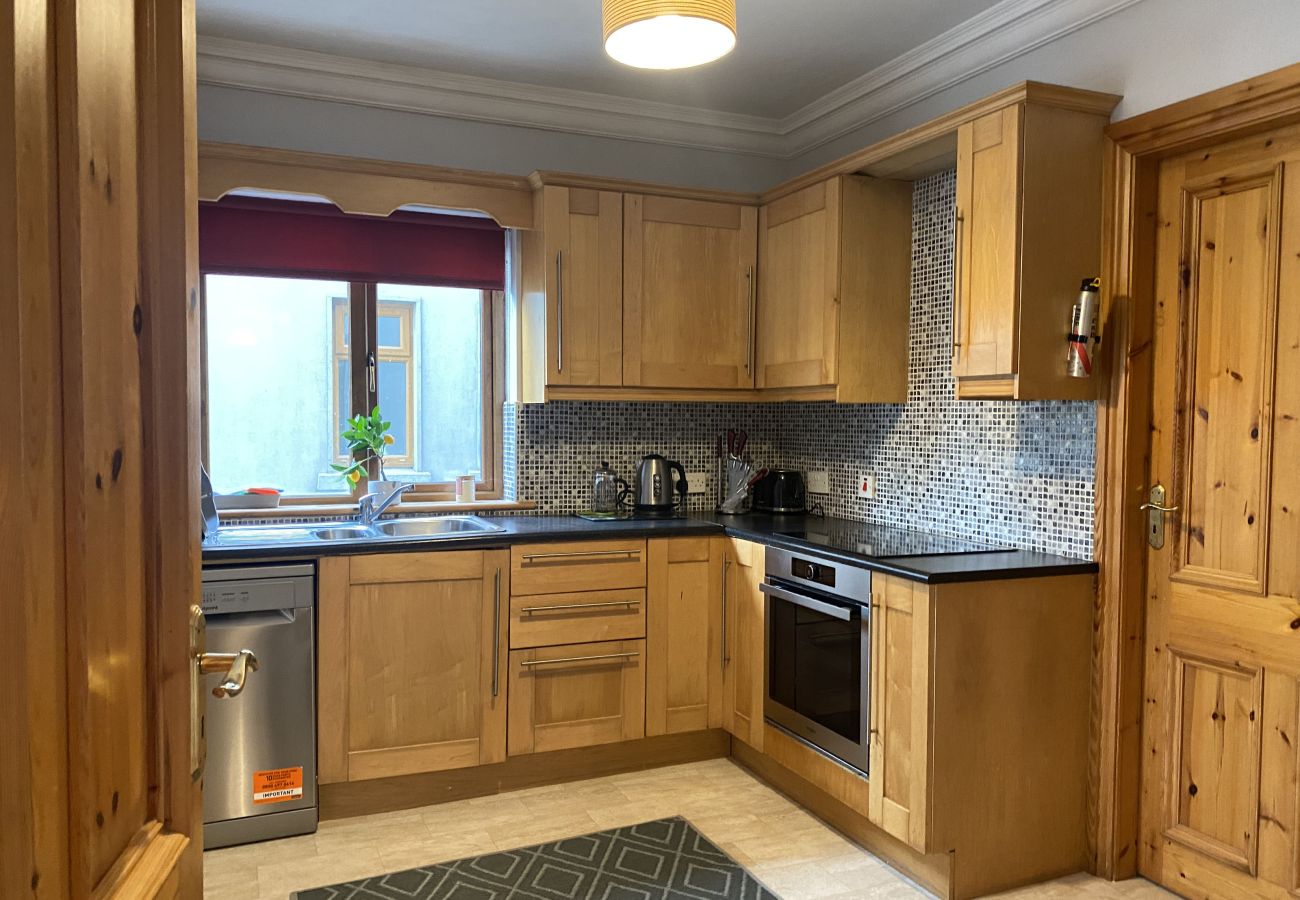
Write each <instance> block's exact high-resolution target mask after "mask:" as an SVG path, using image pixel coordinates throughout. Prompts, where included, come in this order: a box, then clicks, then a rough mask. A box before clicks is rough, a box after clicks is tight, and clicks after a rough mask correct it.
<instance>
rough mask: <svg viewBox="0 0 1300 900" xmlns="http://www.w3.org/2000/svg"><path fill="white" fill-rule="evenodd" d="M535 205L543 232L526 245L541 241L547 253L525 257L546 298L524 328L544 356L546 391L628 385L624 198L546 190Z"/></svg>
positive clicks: (534, 300) (535, 283)
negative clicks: (625, 374) (625, 367)
mask: <svg viewBox="0 0 1300 900" xmlns="http://www.w3.org/2000/svg"><path fill="white" fill-rule="evenodd" d="M534 203H535V204H536V207H535V210H534V212H535V215H536V216H537V217H538V218H539V219H540V234H536V233H535V234H533V235H531V236H530V237H528V238H526V239H527V240H530V241H533V242H535V243H536V242H540V244H541V251H540V253H539V254H538V253H536V252H535V248H534V254H533V255H532V256H531V258H529V254H526V255H525V259H526V260H527V262H526V265H531V266H532V268H533V270H534V272H533V273H532V274H533V278H532V279H531V282H532V285H531V286H535V287H536V289H537V290H540V291H541V294H542V296H540V297H534V298H532V300H531V301H530V302H531V304H532V305H531V307H530V311H531V312H532V315H531V316H529V317H527V318H525V320H524V325H525V327H526V328H528V329H532V331H533V334H532V335H531V336H530V337H531V340H529V341H526V342H525V346H529V347H532V348H534V349H535V350H537V352H539V353H544V355H545V372H546V378H545V384H546V386H553V385H574V386H577V385H581V386H617V385H620V384H622V383H623V195H622V193H620V192H618V191H598V190H591V189H588V188H576V187H562V186H558V185H546V186H544V187H542V188H541V189H540V190H538V191H537V193H536V194H535V196H534ZM537 269H540V270H541V271H540V273H538V272H536V270H537ZM539 320H540V321H539ZM539 342H544V350H542V349H540V348H538V347H537V344H538V343H539Z"/></svg>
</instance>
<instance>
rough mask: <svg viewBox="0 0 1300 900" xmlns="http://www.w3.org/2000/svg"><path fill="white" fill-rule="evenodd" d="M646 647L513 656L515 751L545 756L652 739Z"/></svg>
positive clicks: (640, 643) (564, 648) (619, 644)
mask: <svg viewBox="0 0 1300 900" xmlns="http://www.w3.org/2000/svg"><path fill="white" fill-rule="evenodd" d="M645 652H646V642H645V641H644V640H636V641H606V642H600V643H591V644H562V645H559V646H555V647H539V648H535V649H529V650H512V651H511V652H510V724H509V753H510V755H511V756H520V755H523V754H526V753H544V752H546V751H549V750H566V749H569V748H571V747H590V746H593V745H596V744H608V743H613V742H615V741H630V740H634V739H636V738H640V737H644V736H645Z"/></svg>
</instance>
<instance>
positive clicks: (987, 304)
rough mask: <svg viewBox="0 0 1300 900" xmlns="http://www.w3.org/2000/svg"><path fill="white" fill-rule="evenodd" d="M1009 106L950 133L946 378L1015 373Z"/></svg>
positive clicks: (1015, 248) (1016, 163)
mask: <svg viewBox="0 0 1300 900" xmlns="http://www.w3.org/2000/svg"><path fill="white" fill-rule="evenodd" d="M1023 117H1024V107H1022V106H1009V107H1007V108H1006V109H1002V110H998V111H997V112H992V113H989V114H988V115H986V116H982V117H980V118H978V119H976V120H975V121H973V122H968V123H967V124H965V125H962V126H961V127H960V128H959V129H957V209H956V213H955V215H956V219H957V221H956V230H955V240H956V243H957V246H956V250H955V266H956V268H955V271H954V273H953V280H954V284H953V331H952V341H953V348H952V354H953V355H952V371H953V374H954V375H959V376H964V377H988V376H998V375H1004V376H1010V375H1011V374H1013V373H1014V371H1015V352H1016V333H1017V329H1016V309H1017V285H1018V275H1019V270H1020V258H1019V248H1020V170H1021V150H1022V148H1021V124H1022V121H1023Z"/></svg>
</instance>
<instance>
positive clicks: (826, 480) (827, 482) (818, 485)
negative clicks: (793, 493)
mask: <svg viewBox="0 0 1300 900" xmlns="http://www.w3.org/2000/svg"><path fill="white" fill-rule="evenodd" d="M830 492H831V476H830V473H829V472H809V473H808V493H810V494H829V493H830Z"/></svg>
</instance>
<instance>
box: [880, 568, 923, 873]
mask: <svg viewBox="0 0 1300 900" xmlns="http://www.w3.org/2000/svg"><path fill="white" fill-rule="evenodd" d="M871 614H872V620H871V627H872V632H873V634H872V647H873V653H872V662H871V671H872V674H871V683H872V697H871V756H870V764H869V765H870V775H869V780H870V785H871V788H870V801H869V806H868V813H867V815H868V818H870V819H871V821H872V822H873V823H875V824H876V825H878V826H879V827H880V828H883V829H884V830H885V831H887V832H888V833H889V834H891V835H893V836H894V837H896V838H898V839H899V840H900V841H904V842H905V843H908V844H910V845H911V846H912V847H914V848H916V849H918V850H925V849H926V847H925V845H926V837H927V833H926V790H927V776H928V766H929V758H930V757H929V735H930V731H929V729H930V723H929V697H930V664H931V659H930V596H929V589H928V588H927V587H926V586H925V585H924V584H920V583H917V582H911V581H907V580H904V579H902V578H896V577H893V576H889V575H878V576H876V577H875V578H873V579H872V610H871Z"/></svg>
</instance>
